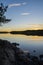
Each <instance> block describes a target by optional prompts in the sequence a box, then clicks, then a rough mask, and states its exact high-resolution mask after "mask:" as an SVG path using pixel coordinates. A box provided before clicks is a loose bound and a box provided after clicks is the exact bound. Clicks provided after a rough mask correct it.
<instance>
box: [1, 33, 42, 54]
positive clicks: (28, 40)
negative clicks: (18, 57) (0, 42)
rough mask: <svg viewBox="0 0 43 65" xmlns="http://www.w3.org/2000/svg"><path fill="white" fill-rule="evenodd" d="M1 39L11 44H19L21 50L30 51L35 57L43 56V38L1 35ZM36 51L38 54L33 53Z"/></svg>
mask: <svg viewBox="0 0 43 65" xmlns="http://www.w3.org/2000/svg"><path fill="white" fill-rule="evenodd" d="M0 39H4V40H5V39H6V40H9V41H10V42H17V43H19V44H20V46H19V47H20V48H21V49H23V50H25V51H29V52H30V53H31V54H33V55H39V54H43V36H42V37H41V36H25V35H11V34H0ZM33 50H36V52H33Z"/></svg>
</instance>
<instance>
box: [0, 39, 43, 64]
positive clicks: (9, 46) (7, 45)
mask: <svg viewBox="0 0 43 65" xmlns="http://www.w3.org/2000/svg"><path fill="white" fill-rule="evenodd" d="M18 46H19V44H18V43H11V42H9V41H7V40H2V39H0V65H43V55H40V56H39V58H38V57H36V56H31V54H30V53H29V52H24V51H23V50H21V49H20V48H19V47H18Z"/></svg>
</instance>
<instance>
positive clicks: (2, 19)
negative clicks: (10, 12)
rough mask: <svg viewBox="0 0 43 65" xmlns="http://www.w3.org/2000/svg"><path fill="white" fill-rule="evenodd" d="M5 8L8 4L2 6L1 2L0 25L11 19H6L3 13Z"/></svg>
mask: <svg viewBox="0 0 43 65" xmlns="http://www.w3.org/2000/svg"><path fill="white" fill-rule="evenodd" d="M7 8H8V6H4V5H3V3H1V4H0V25H2V23H3V24H4V23H8V22H9V21H11V19H6V16H5V15H4V14H5V12H6V11H7Z"/></svg>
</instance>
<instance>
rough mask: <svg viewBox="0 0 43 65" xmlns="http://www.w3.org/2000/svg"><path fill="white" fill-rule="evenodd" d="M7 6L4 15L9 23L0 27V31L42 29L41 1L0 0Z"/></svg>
mask: <svg viewBox="0 0 43 65" xmlns="http://www.w3.org/2000/svg"><path fill="white" fill-rule="evenodd" d="M0 3H3V4H4V6H7V5H8V10H7V12H6V13H5V16H6V18H9V19H11V22H9V23H6V24H4V25H3V26H0V30H4V29H5V30H25V29H43V0H0Z"/></svg>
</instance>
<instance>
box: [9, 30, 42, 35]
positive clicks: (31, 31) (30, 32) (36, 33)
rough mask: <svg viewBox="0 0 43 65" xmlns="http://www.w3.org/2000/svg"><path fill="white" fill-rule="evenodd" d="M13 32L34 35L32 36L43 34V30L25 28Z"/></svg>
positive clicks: (12, 32)
mask: <svg viewBox="0 0 43 65" xmlns="http://www.w3.org/2000/svg"><path fill="white" fill-rule="evenodd" d="M10 33H11V34H22V35H27V36H29V35H32V36H36V35H37V36H43V30H25V31H11V32H10Z"/></svg>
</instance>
